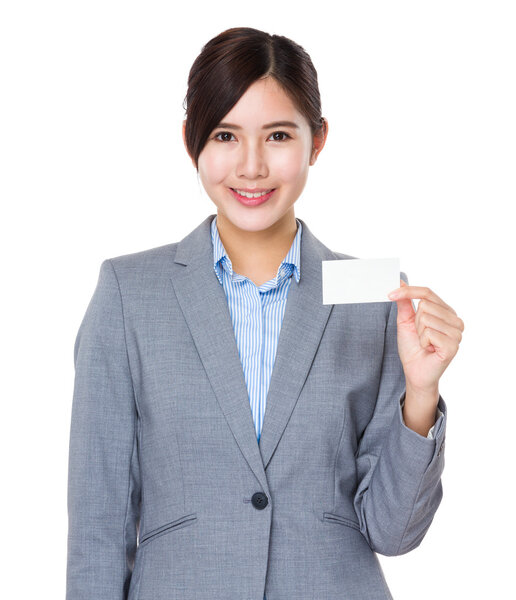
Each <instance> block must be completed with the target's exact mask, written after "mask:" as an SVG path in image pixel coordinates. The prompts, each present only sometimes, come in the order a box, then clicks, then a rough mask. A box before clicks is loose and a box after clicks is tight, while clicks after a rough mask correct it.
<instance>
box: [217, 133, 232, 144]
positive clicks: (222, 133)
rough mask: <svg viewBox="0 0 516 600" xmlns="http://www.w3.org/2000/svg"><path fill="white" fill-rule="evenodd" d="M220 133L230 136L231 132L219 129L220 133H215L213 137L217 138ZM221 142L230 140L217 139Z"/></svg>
mask: <svg viewBox="0 0 516 600" xmlns="http://www.w3.org/2000/svg"><path fill="white" fill-rule="evenodd" d="M220 135H229V136H232V135H233V134H232V133H231V132H230V131H221V132H220V133H217V135H216V136H215V139H216V140H218V139H219V136H220ZM219 141H221V142H226V141H228V142H229V141H230V140H219Z"/></svg>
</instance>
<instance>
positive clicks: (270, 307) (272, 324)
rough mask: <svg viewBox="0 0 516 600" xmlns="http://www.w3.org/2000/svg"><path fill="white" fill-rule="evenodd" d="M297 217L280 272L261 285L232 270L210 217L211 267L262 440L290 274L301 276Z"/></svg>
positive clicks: (257, 432) (299, 229) (255, 422)
mask: <svg viewBox="0 0 516 600" xmlns="http://www.w3.org/2000/svg"><path fill="white" fill-rule="evenodd" d="M296 222H297V233H296V236H295V238H294V241H293V242H292V246H291V247H290V250H289V251H288V252H287V255H286V256H285V258H284V259H283V261H282V263H281V264H280V266H279V267H278V272H277V273H276V277H274V279H270V280H269V281H267V282H266V283H264V284H262V285H261V286H260V287H257V286H256V285H255V284H254V283H253V282H252V281H251V280H250V279H249V278H248V277H245V276H243V275H239V274H238V273H235V272H234V271H233V267H232V265H231V259H230V258H229V256H228V255H227V253H226V250H225V248H224V246H223V244H222V241H221V239H220V237H219V231H218V229H217V217H216V216H215V218H214V219H213V221H212V222H211V239H212V242H213V268H214V270H215V274H216V275H217V278H218V280H219V282H220V284H221V285H222V287H223V288H224V292H225V293H226V297H227V299H228V306H229V312H230V314H231V320H232V322H233V329H234V331H235V338H236V343H237V347H238V353H239V356H240V361H241V362H242V367H243V369H244V377H245V382H246V385H247V390H248V392H249V402H250V403H251V411H252V414H253V419H254V426H255V429H256V437H257V440H258V443H259V442H260V433H261V429H262V424H263V416H264V414H265V401H266V398H267V391H268V389H269V382H270V379H271V375H272V368H273V366H274V359H275V357H276V349H277V346H278V340H279V334H280V330H281V323H282V321H283V315H284V313H285V306H286V303H287V294H288V291H289V289H290V282H291V281H292V273H294V277H295V278H296V281H297V282H299V278H300V276H301V270H300V264H299V263H300V250H301V231H302V225H301V222H300V221H299V219H296Z"/></svg>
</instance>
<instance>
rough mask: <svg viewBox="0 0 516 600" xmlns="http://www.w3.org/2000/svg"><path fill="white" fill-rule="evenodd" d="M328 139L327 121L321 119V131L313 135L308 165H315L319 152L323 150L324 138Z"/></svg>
mask: <svg viewBox="0 0 516 600" xmlns="http://www.w3.org/2000/svg"><path fill="white" fill-rule="evenodd" d="M327 137H328V121H327V120H326V119H325V118H324V117H323V123H322V127H321V129H320V130H319V131H318V132H317V133H316V134H315V135H314V138H313V148H312V155H311V156H310V165H313V164H315V161H316V160H317V157H318V156H319V152H320V151H321V150H322V149H323V148H324V144H325V143H326V138H327Z"/></svg>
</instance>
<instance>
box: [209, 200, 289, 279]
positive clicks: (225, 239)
mask: <svg viewBox="0 0 516 600" xmlns="http://www.w3.org/2000/svg"><path fill="white" fill-rule="evenodd" d="M217 229H218V231H219V237H220V240H221V242H222V244H223V245H224V248H225V249H226V252H227V253H228V256H229V258H230V260H231V264H232V266H233V271H234V272H235V273H238V274H239V275H244V276H245V277H248V278H249V279H251V281H253V282H254V284H255V285H257V286H260V285H262V284H263V283H265V282H266V281H269V280H270V279H273V278H274V277H275V276H276V273H277V272H278V268H279V266H280V264H281V261H282V260H283V259H284V258H285V256H286V254H287V252H288V251H289V250H290V247H291V246H292V242H293V241H294V238H295V236H296V233H297V222H296V218H295V215H294V211H293V210H292V211H289V212H288V213H287V214H286V215H284V217H282V219H280V220H279V221H277V222H276V223H274V225H273V226H272V227H269V228H268V229H264V230H262V231H245V230H243V229H240V228H238V227H235V225H233V223H231V221H229V219H226V217H225V216H224V215H221V214H217Z"/></svg>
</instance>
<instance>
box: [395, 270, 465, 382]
mask: <svg viewBox="0 0 516 600" xmlns="http://www.w3.org/2000/svg"><path fill="white" fill-rule="evenodd" d="M400 281H401V287H400V288H398V289H397V290H393V292H391V293H390V294H389V298H390V299H391V300H395V301H396V303H397V305H398V319H397V324H398V353H399V356H400V359H401V362H402V364H403V371H404V373H405V382H406V387H407V389H409V388H410V389H411V390H417V391H418V392H422V393H424V392H432V391H434V390H437V389H438V382H439V379H440V377H441V375H442V374H443V372H444V371H445V370H446V368H447V367H448V365H449V364H450V362H451V360H452V359H453V357H454V356H455V355H456V354H457V351H458V349H459V344H460V342H461V339H462V332H463V331H464V322H463V321H462V319H460V318H459V317H458V316H457V313H456V312H455V311H454V310H453V308H452V307H451V306H448V304H446V302H444V301H443V300H441V298H439V296H438V295H437V294H435V293H434V292H433V291H432V290H431V289H430V288H427V287H417V286H413V285H407V284H406V283H405V282H404V281H403V280H400ZM393 293H395V294H396V295H393ZM415 298H416V299H419V304H418V307H417V311H414V307H413V306H412V302H411V300H412V299H415Z"/></svg>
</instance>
